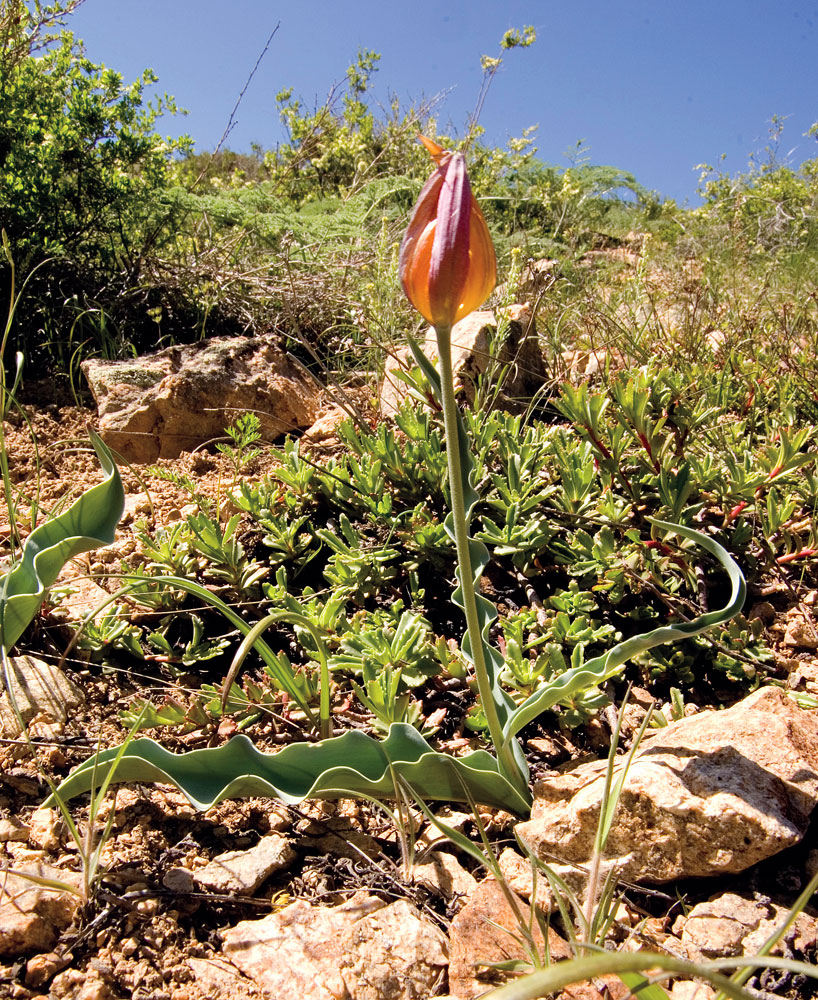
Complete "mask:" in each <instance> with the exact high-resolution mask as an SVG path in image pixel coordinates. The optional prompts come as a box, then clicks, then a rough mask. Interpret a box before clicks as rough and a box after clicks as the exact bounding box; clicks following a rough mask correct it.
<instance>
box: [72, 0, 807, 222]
mask: <svg viewBox="0 0 818 1000" xmlns="http://www.w3.org/2000/svg"><path fill="white" fill-rule="evenodd" d="M276 24H279V29H278V32H277V33H276V35H275V38H274V39H273V41H272V43H271V45H270V49H269V51H268V53H267V55H266V56H265V58H264V60H263V62H262V64H261V66H260V67H259V70H258V72H257V74H256V76H255V77H254V79H253V81H252V83H251V84H250V87H249V89H248V91H247V94H246V96H245V98H244V100H243V102H242V105H241V107H240V109H239V111H238V114H237V119H238V121H237V125H236V127H235V129H234V130H233V132H232V133H231V135H230V138H229V140H228V142H227V145H228V146H229V147H230V148H233V149H238V150H247V149H249V147H250V144H251V143H252V142H256V143H259V144H261V145H262V146H263V147H265V148H269V147H273V146H275V145H276V144H277V143H279V142H282V141H283V140H284V138H285V134H284V132H283V129H282V127H281V125H280V123H279V121H278V118H277V114H276V107H275V95H276V93H277V92H278V91H280V90H282V89H283V88H285V87H292V88H293V89H294V92H295V94H296V95H300V96H301V97H302V98H303V100H304V104H305V106H306V107H308V108H313V107H314V106H317V105H320V104H321V103H323V101H324V99H325V98H326V96H327V93H328V92H329V90H330V88H331V87H332V86H333V84H334V83H338V82H340V81H343V79H344V74H345V70H346V67H347V66H348V65H349V64H350V63H351V62H353V61H354V59H355V56H356V53H357V51H358V49H359V48H367V49H374V50H375V51H376V52H379V53H381V56H382V58H381V62H380V70H379V72H378V73H377V75H376V77H375V85H374V87H373V95H374V99H375V100H376V101H380V102H382V103H386V102H387V101H388V99H389V96H390V95H392V94H394V95H396V96H397V97H398V98H399V99H400V101H401V102H402V103H404V104H409V103H411V102H419V101H422V100H424V99H427V98H432V97H435V96H437V95H442V102H441V103H440V104H439V105H438V109H437V116H438V118H439V120H440V121H441V123H442V124H448V123H451V124H452V125H453V126H454V127H455V128H456V129H457V130H459V131H462V129H463V127H464V124H465V122H466V120H467V118H468V115H469V113H470V112H471V110H472V109H473V107H474V104H475V100H476V98H477V94H478V91H479V88H480V77H481V74H480V56H481V55H483V54H487V55H497V54H498V47H499V40H500V37H501V36H502V34H503V32H504V31H505V30H506V29H507V28H509V27H522V26H523V25H525V24H530V25H533V26H534V27H535V28H536V30H537V36H538V40H537V42H536V44H535V45H534V46H533V47H532V48H530V49H527V50H518V51H512V52H509V53H507V55H506V58H505V60H504V63H503V66H502V68H501V70H500V72H499V73H498V75H497V77H496V78H495V80H494V83H493V85H492V89H491V91H490V93H489V95H488V98H487V100H486V103H485V106H484V110H483V114H482V117H481V124H482V125H483V126H484V128H485V129H486V139H487V140H488V141H490V142H492V143H496V144H500V145H504V144H505V143H506V141H507V139H508V138H509V137H511V136H518V135H520V134H521V133H522V131H523V129H524V128H526V127H527V126H529V125H538V126H539V129H538V133H537V140H536V145H537V147H538V150H539V153H538V155H539V156H540V157H541V158H542V159H544V160H546V161H549V162H553V163H565V162H566V161H565V160H564V158H563V154H564V152H565V151H566V150H568V149H569V148H570V147H572V146H574V145H575V144H576V142H577V141H578V140H580V139H584V140H585V142H586V143H587V146H588V149H589V155H590V161H591V162H593V163H606V164H613V165H615V166H618V167H621V168H622V169H625V170H630V171H631V172H633V173H634V174H635V175H636V178H637V180H638V181H640V182H641V183H642V184H643V185H645V187H648V188H652V189H655V190H658V191H660V192H661V193H662V194H664V195H665V196H669V197H673V198H676V199H677V200H678V201H679V202H682V203H683V202H685V201H689V202H690V203H696V201H697V199H696V186H697V177H698V173H697V171H696V170H695V169H694V168H695V166H696V165H697V164H699V163H712V164H716V165H719V166H721V168H722V169H725V170H728V171H729V172H736V171H740V170H743V169H744V168H745V167H746V166H747V160H748V155H749V154H750V153H752V152H760V151H761V150H763V147H764V146H765V145H766V144H767V142H768V122H769V120H770V118H771V116H773V115H782V116H789V117H788V118H787V120H786V123H785V128H784V132H783V136H782V139H781V143H780V154H781V156H782V157H787V156H788V155H789V157H790V160H791V161H792V162H793V163H796V164H797V163H799V162H800V161H802V160H803V159H806V158H808V157H814V156H818V142H816V141H815V139H807V138H804V137H803V133H804V132H806V131H807V129H808V128H809V127H810V125H811V124H812V123H813V122H815V121H818V0H802V2H793V0H707V2H704V0H685V2H682V3H679V2H674V3H671V2H668V0H652V2H648V0H621V2H620V3H611V2H610V0H575V2H574V3H573V4H571V5H569V4H566V3H564V2H562V3H557V2H552V0H502V2H501V0H448V2H447V0H407V2H404V3H394V2H391V0H289V2H288V3H284V2H279V0H230V2H226V0H85V2H84V4H83V5H82V6H81V7H80V9H79V10H78V11H77V13H76V14H75V15H74V17H73V18H72V19H71V21H70V22H69V27H70V28H71V29H72V30H74V31H75V33H76V34H77V35H78V36H79V37H80V38H82V39H84V40H85V42H86V47H87V52H88V55H89V56H90V57H91V58H92V59H94V60H95V61H97V62H104V63H106V64H107V65H108V66H110V67H112V68H113V69H116V70H118V71H119V72H121V73H122V74H123V76H124V77H125V78H126V79H128V80H130V79H134V78H135V77H136V76H138V75H139V73H140V72H141V70H143V69H144V68H146V67H151V68H152V69H153V70H154V71H155V72H156V73H157V75H158V76H159V84H158V89H159V90H160V91H162V92H167V93H170V94H173V95H174V96H175V98H176V99H177V102H178V103H179V105H180V106H182V107H184V108H186V109H188V111H189V114H188V115H187V117H185V118H182V119H178V120H176V121H172V120H169V121H166V122H165V123H164V124H163V126H162V131H164V132H166V133H168V134H175V133H179V132H187V133H188V134H190V135H191V136H192V137H193V138H194V139H195V140H196V147H197V149H198V150H207V149H212V148H214V146H215V145H216V143H217V142H218V141H219V139H220V137H221V135H222V132H223V131H224V128H225V126H226V124H227V121H228V119H229V117H230V112H231V110H232V108H233V105H234V104H235V101H236V99H237V97H238V94H239V92H240V90H241V88H242V86H243V85H244V83H245V81H246V79H247V76H248V74H249V73H250V70H251V69H252V67H253V64H254V63H255V61H256V58H257V56H258V54H259V53H260V51H261V49H262V47H263V45H264V41H265V39H266V38H267V36H268V35H269V34H270V32H271V31H272V30H273V28H274V27H275V26H276ZM722 154H725V159H724V160H723V161H722V160H721V156H722Z"/></svg>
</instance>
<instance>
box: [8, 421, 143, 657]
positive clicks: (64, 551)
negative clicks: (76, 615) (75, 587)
mask: <svg viewBox="0 0 818 1000" xmlns="http://www.w3.org/2000/svg"><path fill="white" fill-rule="evenodd" d="M90 436H91V443H92V444H93V446H94V451H96V453H97V457H98V458H99V462H100V465H101V466H102V470H103V472H104V473H105V478H104V479H103V481H102V482H101V483H98V484H97V485H96V486H92V487H91V488H90V489H89V490H86V492H85V493H83V494H82V496H81V497H80V498H79V499H78V500H76V501H75V502H74V503H73V504H72V505H71V506H70V507H69V508H68V510H67V511H65V512H64V513H63V514H60V515H59V516H57V517H54V518H52V519H51V520H50V521H45V522H44V523H43V524H41V525H39V526H38V527H37V528H35V529H34V531H32V532H31V534H30V535H29V536H28V538H27V539H26V541H25V543H24V545H23V551H22V553H21V555H20V558H19V560H18V561H17V562H16V563H15V564H14V565H13V566H12V567H11V569H10V570H9V571H8V573H6V574H5V575H4V576H3V577H1V578H0V644H2V647H3V648H4V649H5V650H7V651H8V650H9V649H10V648H11V647H12V646H13V645H14V643H15V642H17V640H18V639H19V638H20V636H21V635H22V634H23V632H24V631H25V630H26V628H27V627H28V625H29V623H30V622H31V620H32V619H33V618H34V616H35V615H36V614H37V611H38V610H39V607H40V605H41V604H42V603H43V600H44V598H45V595H46V591H47V590H48V588H49V587H50V586H51V585H52V584H53V583H54V581H55V580H56V579H57V577H58V576H59V574H60V571H61V570H62V568H63V566H64V565H65V564H66V563H67V562H68V561H69V559H73V558H74V556H76V555H79V553H80V552H88V551H89V550H91V549H95V548H97V547H99V546H100V545H110V544H111V542H113V540H114V533H115V531H116V526H117V524H118V523H119V519H120V517H121V516H122V511H123V510H124V508H125V492H124V490H123V488H122V480H121V479H120V477H119V471H118V469H117V467H116V463H115V462H114V460H113V457H112V455H111V452H110V451H109V450H108V448H107V447H106V446H105V444H104V443H103V441H102V440H101V439H100V437H99V436H98V435H97V434H95V433H94V432H93V431H90Z"/></svg>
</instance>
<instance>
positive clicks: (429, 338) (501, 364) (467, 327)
mask: <svg viewBox="0 0 818 1000" xmlns="http://www.w3.org/2000/svg"><path fill="white" fill-rule="evenodd" d="M497 323H498V319H497V317H496V316H495V314H494V313H493V312H492V311H491V310H489V309H483V310H478V311H477V312H473V313H469V315H468V316H464V317H463V319H461V320H460V322H459V323H455V325H454V326H453V327H452V370H453V372H454V377H455V389H456V390H459V391H460V392H461V393H462V395H463V396H464V397H465V399H466V400H468V402H469V404H473V403H474V396H475V390H476V387H477V380H478V378H479V377H480V376H481V375H485V373H486V372H488V371H489V370H490V369H492V368H493V370H494V372H495V375H496V377H497V378H501V379H502V381H501V383H500V385H499V386H498V390H499V391H498V394H497V405H498V407H499V408H500V409H509V410H512V411H513V410H516V409H525V407H526V406H527V405H528V402H529V401H530V399H531V397H532V396H533V395H534V393H536V392H537V390H538V389H540V388H541V387H542V385H543V383H544V382H545V378H546V375H545V367H544V364H543V357H542V352H541V351H540V346H539V342H538V340H537V331H536V330H535V328H534V324H533V322H532V319H531V314H530V312H528V311H527V309H526V307H525V306H512V307H511V309H510V310H509V313H508V316H507V326H506V329H505V333H504V334H503V337H502V342H501V343H500V344H499V345H498V344H493V341H494V340H495V338H496V333H497ZM421 346H422V347H423V352H424V354H425V355H426V356H427V357H428V358H429V360H430V361H432V362H434V363H435V364H436V363H437V336H436V334H435V331H434V329H433V328H432V327H429V329H428V330H427V331H426V339H425V341H424V343H423V344H422V345H421ZM413 365H414V360H413V358H412V356H411V353H410V352H409V349H408V348H405V349H403V350H400V351H398V352H396V353H395V354H394V355H392V356H391V357H390V358H389V359H388V361H387V364H386V369H385V371H384V378H383V383H382V385H381V393H380V410H381V413H382V414H383V415H384V416H390V417H391V416H393V415H394V414H395V413H396V412H397V411H398V410H399V409H400V407H401V406H402V405H403V403H404V401H405V400H406V398H407V395H408V392H409V390H408V388H407V385H406V383H405V382H404V381H402V380H401V379H400V378H398V377H397V374H398V373H399V372H400V371H405V370H407V369H408V368H411V367H413Z"/></svg>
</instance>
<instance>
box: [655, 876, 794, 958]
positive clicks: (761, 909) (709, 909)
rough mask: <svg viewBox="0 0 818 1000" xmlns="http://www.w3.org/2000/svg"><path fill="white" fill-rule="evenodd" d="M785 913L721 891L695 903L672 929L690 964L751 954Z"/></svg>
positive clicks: (784, 910)
mask: <svg viewBox="0 0 818 1000" xmlns="http://www.w3.org/2000/svg"><path fill="white" fill-rule="evenodd" d="M786 914H787V910H786V907H783V906H778V905H777V904H775V903H769V902H761V901H760V900H756V899H745V898H744V897H743V896H739V895H737V894H736V893H734V892H723V893H721V894H720V895H718V896H714V897H713V898H712V899H710V900H708V901H707V902H704V903H697V904H696V906H694V907H693V908H692V909H691V911H690V912H689V913H688V915H687V916H686V917H679V918H678V919H677V920H676V921H675V922H674V925H673V930H674V932H675V933H676V934H679V935H680V936H681V941H682V945H683V947H684V948H685V951H686V952H687V956H688V958H689V959H690V960H691V961H692V962H702V961H706V960H708V959H712V958H731V957H732V956H734V955H750V954H755V953H756V952H757V951H758V949H759V948H760V947H761V945H762V944H764V942H765V941H766V940H767V938H768V937H769V936H770V934H772V932H773V931H774V930H775V929H776V927H778V926H779V925H780V924H781V923H782V921H783V919H784V917H785V916H786Z"/></svg>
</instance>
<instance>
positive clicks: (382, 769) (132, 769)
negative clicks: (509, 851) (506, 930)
mask: <svg viewBox="0 0 818 1000" xmlns="http://www.w3.org/2000/svg"><path fill="white" fill-rule="evenodd" d="M109 776H110V781H111V782H112V783H113V782H116V783H119V782H125V781H138V782H150V781H159V782H165V783H169V784H172V785H175V786H176V787H177V788H178V789H179V791H181V792H182V794H183V795H184V796H185V797H186V798H187V799H188V800H189V801H190V802H191V804H192V805H194V806H195V807H196V808H197V809H201V810H204V809H209V808H210V807H211V806H213V805H216V804H217V803H219V802H221V801H223V800H224V799H227V798H246V797H248V796H252V795H273V796H275V797H276V798H279V799H281V800H282V801H283V802H286V803H288V804H290V805H295V804H297V803H299V802H301V801H303V800H304V799H309V798H339V797H348V796H353V795H357V794H365V795H372V796H378V797H383V798H394V797H395V795H396V788H395V780H396V777H397V778H400V779H401V780H403V781H405V782H406V783H407V784H409V785H410V786H411V787H412V788H413V790H415V791H417V793H418V794H420V795H422V796H423V798H424V799H427V800H438V799H439V800H443V801H448V802H452V801H453V802H458V801H459V802H463V801H468V797H467V795H466V794H465V792H464V786H465V787H466V788H468V789H469V792H470V793H471V794H472V795H473V797H474V799H475V800H476V801H478V802H480V803H482V804H484V805H488V806H495V807H497V808H500V809H506V810H508V811H510V812H515V813H518V814H519V815H527V814H528V811H529V803H528V802H527V801H526V800H525V799H523V798H522V796H520V795H519V793H518V792H516V791H515V789H514V788H513V786H512V785H511V784H510V783H509V782H508V781H507V780H506V779H505V778H504V777H503V776H502V775H501V774H500V772H499V769H498V765H497V761H496V759H495V758H494V757H493V756H492V755H491V754H490V753H488V752H487V751H485V750H475V751H474V752H472V753H471V754H468V755H467V756H465V757H451V756H449V755H448V754H443V753H438V752H437V751H436V750H433V749H432V748H431V747H430V746H429V744H428V743H426V741H425V740H424V739H423V737H422V736H421V735H420V733H418V731H417V730H416V729H414V728H413V727H412V726H410V725H407V724H406V723H393V725H392V726H391V727H390V729H389V734H388V735H387V737H386V739H385V740H383V741H379V740H376V739H373V738H372V737H371V736H368V735H366V734H365V733H362V732H360V731H358V730H353V731H351V732H347V733H344V734H343V735H342V736H336V737H333V738H332V739H329V740H324V741H322V742H320V743H293V744H290V745H289V746H286V747H284V748H283V749H282V750H279V751H277V752H276V753H263V752H262V751H260V750H258V749H257V748H256V747H255V745H254V744H253V742H252V741H251V740H250V739H249V738H248V737H247V736H244V735H239V736H234V737H233V738H232V739H231V740H230V741H229V742H227V743H225V744H224V745H223V746H221V747H215V748H212V747H208V748H202V749H200V750H190V751H188V752H186V753H181V754H174V753H172V752H171V751H169V750H166V749H165V748H164V747H163V746H162V745H161V744H159V743H157V742H156V741H155V740H152V739H148V738H146V737H143V738H141V739H136V740H133V741H132V742H131V743H129V744H128V745H127V746H126V747H125V749H124V750H123V749H122V748H121V747H120V748H116V747H115V748H112V749H109V750H103V751H101V752H99V753H98V754H96V755H94V756H93V757H90V758H89V759H88V760H86V761H84V762H83V763H82V764H81V765H80V766H79V767H78V768H76V770H74V771H72V773H71V774H70V775H69V776H68V777H67V778H66V779H65V780H64V781H63V782H62V783H61V784H60V786H59V788H58V789H57V793H56V794H57V795H58V796H59V797H60V798H62V799H65V800H68V799H70V798H73V797H74V796H76V795H81V794H82V793H83V792H87V791H90V790H91V788H92V786H96V787H99V786H100V785H101V784H102V783H103V782H104V781H105V780H106V779H109Z"/></svg>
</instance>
